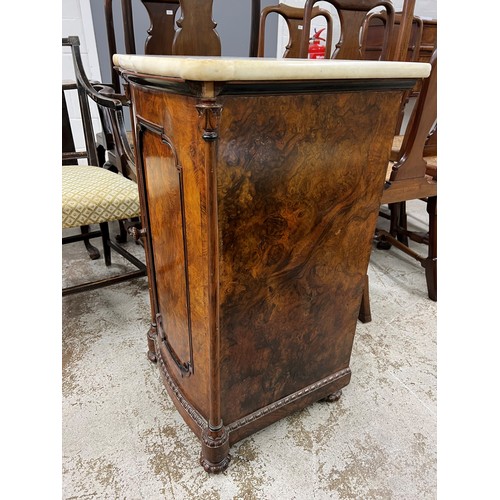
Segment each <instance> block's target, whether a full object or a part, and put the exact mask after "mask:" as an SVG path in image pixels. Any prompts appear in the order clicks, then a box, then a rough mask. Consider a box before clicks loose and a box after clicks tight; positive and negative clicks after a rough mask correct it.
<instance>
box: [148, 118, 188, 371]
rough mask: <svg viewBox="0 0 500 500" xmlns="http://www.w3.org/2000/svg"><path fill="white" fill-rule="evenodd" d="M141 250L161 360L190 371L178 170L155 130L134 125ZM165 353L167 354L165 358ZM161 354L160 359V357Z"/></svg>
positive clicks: (170, 149) (170, 148)
mask: <svg viewBox="0 0 500 500" xmlns="http://www.w3.org/2000/svg"><path fill="white" fill-rule="evenodd" d="M138 130H139V132H138V144H139V151H140V158H139V161H140V165H139V168H140V169H141V172H142V175H141V182H142V184H143V188H144V189H143V193H144V198H145V199H144V205H145V208H146V213H145V215H144V217H145V223H146V227H147V251H148V254H149V265H150V266H151V267H152V272H151V273H150V275H151V277H152V283H151V285H150V286H151V287H152V292H153V293H152V297H153V300H154V304H153V306H154V310H155V314H156V321H157V327H158V334H159V336H160V339H161V343H160V348H161V349H162V351H163V354H164V359H167V360H168V359H170V361H172V362H174V363H175V365H177V368H178V369H179V370H180V372H181V375H186V374H189V373H191V372H192V368H193V359H192V358H193V355H192V332H191V318H190V304H189V275H188V255H187V238H186V220H185V206H184V190H183V172H182V168H181V166H180V165H179V163H178V160H177V156H176V154H175V150H174V148H173V146H172V145H171V144H170V142H169V140H168V138H167V137H166V136H165V135H164V134H163V131H162V129H161V128H160V127H157V126H155V125H152V124H150V123H146V124H145V123H142V124H139V129H138ZM167 353H168V354H167ZM165 354H166V355H165Z"/></svg>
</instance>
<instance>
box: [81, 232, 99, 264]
mask: <svg viewBox="0 0 500 500" xmlns="http://www.w3.org/2000/svg"><path fill="white" fill-rule="evenodd" d="M80 231H81V233H82V234H88V233H89V232H90V227H89V226H80ZM83 243H84V244H85V248H86V249H87V252H88V253H89V257H90V258H91V259H92V260H97V259H98V258H99V257H100V256H101V254H100V253H99V250H98V249H97V248H96V247H95V246H94V245H92V244H91V243H90V238H84V239H83Z"/></svg>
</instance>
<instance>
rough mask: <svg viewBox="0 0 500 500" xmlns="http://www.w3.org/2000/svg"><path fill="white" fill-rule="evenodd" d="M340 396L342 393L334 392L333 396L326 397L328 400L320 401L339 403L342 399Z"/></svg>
mask: <svg viewBox="0 0 500 500" xmlns="http://www.w3.org/2000/svg"><path fill="white" fill-rule="evenodd" d="M340 396H342V391H337V392H334V393H333V394H329V395H328V396H326V398H323V399H321V400H320V401H325V402H327V403H335V401H338V400H339V399H340Z"/></svg>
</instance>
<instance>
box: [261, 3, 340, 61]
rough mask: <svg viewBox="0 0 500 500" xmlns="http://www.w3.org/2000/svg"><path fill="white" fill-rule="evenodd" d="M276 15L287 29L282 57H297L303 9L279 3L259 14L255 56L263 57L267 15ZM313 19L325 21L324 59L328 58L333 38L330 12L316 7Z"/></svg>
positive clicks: (302, 25)
mask: <svg viewBox="0 0 500 500" xmlns="http://www.w3.org/2000/svg"><path fill="white" fill-rule="evenodd" d="M271 13H276V14H278V15H279V16H281V17H282V18H283V19H284V20H285V22H286V25H287V28H288V35H289V37H288V43H287V44H286V47H285V52H284V54H283V57H299V55H300V42H301V40H302V32H303V27H304V9H303V8H300V7H292V6H290V5H287V4H284V3H280V4H278V5H270V6H269V7H265V8H264V9H262V12H261V14H260V24H259V45H258V50H257V56H258V57H263V56H264V47H265V34H266V20H267V17H268V16H269V14H271ZM315 17H324V18H325V21H326V26H327V27H326V33H325V32H323V37H326V38H325V40H326V41H325V54H326V56H325V57H330V54H331V53H332V38H333V17H332V15H331V13H330V11H328V10H326V9H320V8H319V7H316V8H314V9H313V11H312V15H311V19H314V18H315Z"/></svg>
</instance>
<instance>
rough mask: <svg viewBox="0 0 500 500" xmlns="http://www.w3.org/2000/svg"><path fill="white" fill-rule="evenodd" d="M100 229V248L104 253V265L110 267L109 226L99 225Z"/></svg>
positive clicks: (105, 224) (104, 223) (106, 224)
mask: <svg viewBox="0 0 500 500" xmlns="http://www.w3.org/2000/svg"><path fill="white" fill-rule="evenodd" d="M99 227H100V228H101V237H102V248H103V252H104V263H105V264H106V265H107V266H110V265H111V247H110V246H109V226H108V223H107V222H103V223H101V224H99Z"/></svg>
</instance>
